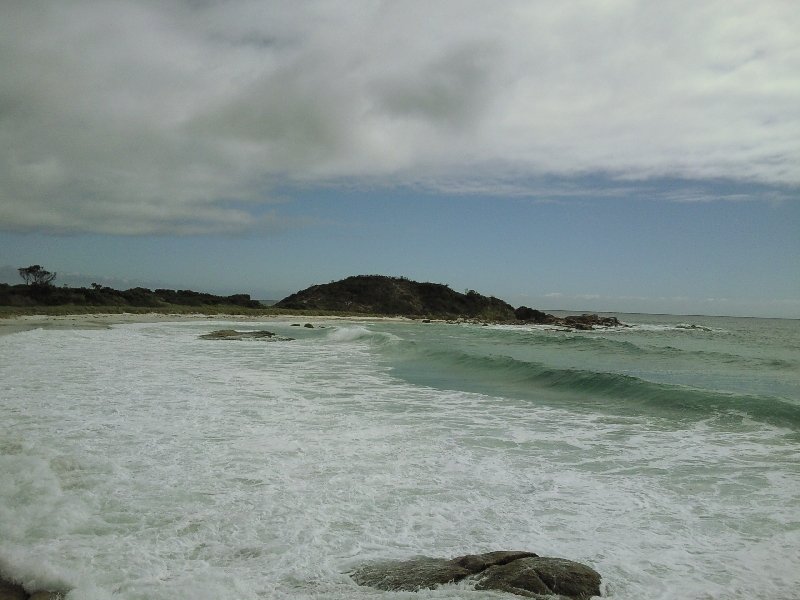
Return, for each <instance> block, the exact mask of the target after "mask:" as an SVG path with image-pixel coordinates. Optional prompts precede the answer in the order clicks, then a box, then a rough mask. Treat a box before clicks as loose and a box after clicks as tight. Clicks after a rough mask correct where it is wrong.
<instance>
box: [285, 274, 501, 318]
mask: <svg viewBox="0 0 800 600" xmlns="http://www.w3.org/2000/svg"><path fill="white" fill-rule="evenodd" d="M275 306H276V307H277V308H290V309H305V310H334V311H347V312H351V313H354V314H364V313H372V314H380V315H404V316H416V317H437V318H450V319H455V318H466V319H477V320H487V321H514V320H516V317H515V315H514V307H513V306H511V305H510V304H508V303H507V302H504V301H503V300H500V299H499V298H495V297H494V296H483V295H481V294H479V293H477V292H476V291H474V290H467V291H466V292H465V293H463V294H462V293H461V292H457V291H455V290H452V289H450V288H449V287H448V286H446V285H443V284H441V283H427V282H426V283H420V282H417V281H412V280H410V279H406V278H404V277H386V276H384V275H356V276H353V277H348V278H347V279H342V280H341V281H332V282H331V283H326V284H322V285H314V286H311V287H309V288H306V289H304V290H301V291H299V292H297V293H295V294H292V295H291V296H288V297H287V298H284V299H283V300H281V301H280V302H278V303H277V304H276V305H275Z"/></svg>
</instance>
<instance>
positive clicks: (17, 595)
mask: <svg viewBox="0 0 800 600" xmlns="http://www.w3.org/2000/svg"><path fill="white" fill-rule="evenodd" d="M0 600H28V593H27V592H26V591H25V590H24V589H23V587H22V586H21V585H17V584H16V583H11V582H10V581H6V580H5V579H0Z"/></svg>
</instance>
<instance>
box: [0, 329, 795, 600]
mask: <svg viewBox="0 0 800 600" xmlns="http://www.w3.org/2000/svg"><path fill="white" fill-rule="evenodd" d="M621 317H622V320H624V321H625V322H627V323H629V324H631V325H632V326H631V327H626V328H611V329H602V330H595V331H570V330H564V329H559V328H553V327H543V326H496V325H489V326H480V325H463V324H462V325H455V324H445V323H431V324H422V323H419V322H416V323H407V322H405V323H404V322H390V321H374V322H360V323H355V322H350V323H348V322H344V321H329V322H325V321H315V327H314V328H313V329H310V328H304V327H293V326H292V321H291V320H284V319H274V318H273V319H265V320H264V321H263V322H259V323H254V322H247V323H242V322H231V321H225V320H205V321H190V322H186V321H184V322H173V323H164V322H161V323H140V324H129V325H120V326H114V327H112V328H110V329H107V330H98V329H93V330H63V329H62V330H41V329H40V330H32V331H27V332H22V333H16V334H13V335H7V336H2V337H0V575H1V576H3V577H5V578H6V579H11V580H15V581H18V582H22V583H24V584H25V585H26V586H27V587H28V589H30V590H36V589H55V590H61V591H64V592H68V594H67V598H69V600H77V599H111V598H114V599H116V598H119V599H125V600H134V599H187V600H188V599H193V600H196V599H205V598H208V599H215V600H217V599H225V598H231V599H261V598H292V599H300V598H320V599H322V598H325V599H345V598H347V599H350V598H353V599H359V598H382V599H385V600H394V599H400V598H405V599H409V598H473V599H475V600H478V599H486V598H503V597H508V598H512V597H513V596H507V595H505V594H501V593H497V592H485V591H484V592H481V591H475V590H472V589H470V584H469V583H464V582H462V583H460V584H458V585H449V586H443V587H441V588H439V589H436V590H429V591H421V592H419V593H411V592H397V593H391V592H380V591H377V590H373V589H370V588H362V587H358V586H356V585H355V584H354V583H353V581H352V580H351V579H350V578H349V577H348V575H347V573H348V572H349V571H351V570H352V569H354V568H355V567H357V566H358V565H360V564H363V563H365V562H368V561H372V560H377V559H406V558H410V557H413V556H417V555H426V556H434V557H445V558H448V557H453V556H457V555H463V554H467V553H477V552H486V551H491V550H501V549H503V550H528V551H533V552H536V553H538V554H540V555H543V556H559V557H565V558H569V559H572V560H576V561H580V562H582V563H585V564H587V565H590V566H591V567H593V568H594V569H596V570H597V571H598V572H600V574H601V575H602V577H603V593H604V595H605V596H607V597H609V598H617V599H620V600H623V599H629V600H646V599H664V600H675V599H678V598H680V599H681V600H688V599H720V600H722V599H734V598H735V599H748V600H749V599H753V598H764V599H774V600H783V599H785V600H789V599H797V598H800V496H799V494H800V321H796V320H795V321H793V320H760V319H735V318H711V317H669V316H645V315H621ZM229 328H236V329H239V330H242V331H245V330H255V329H269V330H270V331H274V332H275V333H277V334H279V335H281V336H283V337H289V336H290V337H293V338H296V339H295V340H294V341H282V342H270V341H264V340H258V339H250V340H208V339H201V338H200V335H202V334H204V333H208V332H210V331H213V330H215V329H229Z"/></svg>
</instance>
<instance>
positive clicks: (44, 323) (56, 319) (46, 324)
mask: <svg viewBox="0 0 800 600" xmlns="http://www.w3.org/2000/svg"><path fill="white" fill-rule="evenodd" d="M293 317H294V318H296V319H298V320H300V319H302V320H305V321H320V320H328V321H336V320H342V321H354V322H363V321H414V319H410V318H408V317H394V316H392V317H387V316H364V315H352V316H350V315H348V316H342V315H323V314H317V315H297V314H292V313H271V314H262V315H242V314H229V313H200V312H197V313H174V312H170V313H160V312H148V313H127V312H124V313H106V312H98V313H83V314H66V315H15V316H8V317H5V318H0V336H3V335H11V334H14V333H21V332H24V331H31V330H33V329H50V330H58V329H108V328H110V327H112V326H114V325H127V324H131V323H159V322H179V321H205V320H213V319H222V320H234V321H241V322H242V323H251V322H259V321H264V320H266V319H277V318H286V319H291V318H293ZM0 600H2V599H0Z"/></svg>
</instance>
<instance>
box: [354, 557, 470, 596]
mask: <svg viewBox="0 0 800 600" xmlns="http://www.w3.org/2000/svg"><path fill="white" fill-rule="evenodd" d="M468 575H472V572H471V571H469V570H468V569H465V568H464V567H462V566H460V565H458V564H456V563H455V562H454V561H452V560H447V559H444V558H428V557H427V556H421V557H419V558H414V559H411V560H404V561H385V562H379V563H372V564H369V565H365V566H363V567H361V568H360V569H358V570H357V571H355V572H354V573H352V574H351V575H350V576H351V577H352V578H353V580H354V581H355V582H356V583H357V584H358V585H366V586H369V587H373V588H377V589H379V590H384V591H387V592H388V591H407V592H416V591H418V590H421V589H426V588H433V587H436V586H437V585H441V584H444V583H451V582H456V581H461V580H462V579H464V578H465V577H467V576H468Z"/></svg>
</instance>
